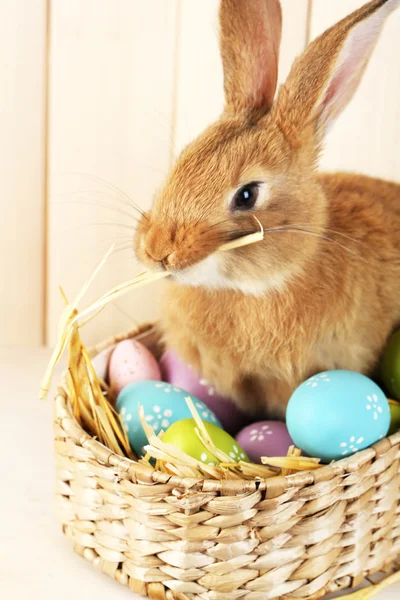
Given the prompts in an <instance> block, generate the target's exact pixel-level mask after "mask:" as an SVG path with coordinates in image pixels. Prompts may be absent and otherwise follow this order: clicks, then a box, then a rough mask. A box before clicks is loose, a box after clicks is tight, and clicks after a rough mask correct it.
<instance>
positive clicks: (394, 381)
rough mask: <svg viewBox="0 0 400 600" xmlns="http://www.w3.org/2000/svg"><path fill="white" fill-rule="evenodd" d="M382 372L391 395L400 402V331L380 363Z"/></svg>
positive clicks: (390, 339) (389, 344)
mask: <svg viewBox="0 0 400 600" xmlns="http://www.w3.org/2000/svg"><path fill="white" fill-rule="evenodd" d="M380 372H381V377H382V381H383V383H384V385H385V387H386V389H387V391H388V392H389V394H390V395H391V396H393V397H394V398H395V399H396V400H400V330H399V331H396V333H394V334H393V335H392V336H391V337H390V338H389V341H388V343H387V344H386V347H385V350H384V352H383V354H382V358H381V361H380Z"/></svg>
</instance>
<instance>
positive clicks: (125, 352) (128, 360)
mask: <svg viewBox="0 0 400 600" xmlns="http://www.w3.org/2000/svg"><path fill="white" fill-rule="evenodd" d="M108 377H109V382H110V385H111V387H112V389H113V390H114V392H115V393H116V394H119V393H120V391H121V390H122V389H123V388H124V387H125V386H127V385H129V384H130V383H133V382H135V381H147V380H149V379H151V380H160V379H161V371H160V367H159V365H158V362H157V361H156V359H155V358H154V356H153V355H152V353H151V352H150V350H148V349H147V348H146V346H143V344H141V343H140V342H137V341H136V340H123V341H122V342H119V344H117V346H116V347H115V349H114V352H113V353H112V355H111V358H110V364H109V369H108Z"/></svg>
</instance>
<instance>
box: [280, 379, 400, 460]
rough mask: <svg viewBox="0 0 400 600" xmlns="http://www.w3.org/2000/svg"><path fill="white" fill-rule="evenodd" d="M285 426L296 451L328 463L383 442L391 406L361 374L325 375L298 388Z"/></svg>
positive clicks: (288, 409)
mask: <svg viewBox="0 0 400 600" xmlns="http://www.w3.org/2000/svg"><path fill="white" fill-rule="evenodd" d="M286 423H287V427H288V430H289V433H290V435H291V437H292V439H293V441H294V443H295V444H296V446H298V447H299V448H301V449H302V450H304V451H305V452H306V453H307V454H308V455H309V456H315V457H319V458H321V460H322V462H325V463H328V462H330V461H332V460H339V459H341V458H345V457H348V456H350V455H352V454H354V453H356V452H358V451H359V450H364V449H365V448H368V446H370V445H372V444H374V443H375V442H377V441H378V440H379V439H382V438H383V437H385V436H386V434H387V432H388V429H389V425H390V410H389V403H388V401H387V399H386V396H385V394H384V393H383V392H382V390H381V389H380V388H379V387H378V386H377V385H376V383H374V382H373V381H372V380H371V379H369V378H368V377H366V376H365V375H361V374H360V373H355V372H353V371H342V370H338V371H327V372H325V373H320V374H319V375H315V376H314V377H311V378H310V379H308V380H307V381H305V382H304V383H302V384H301V385H300V386H299V387H298V388H297V390H296V391H295V392H294V394H293V395H292V397H291V399H290V401H289V404H288V408H287V414H286Z"/></svg>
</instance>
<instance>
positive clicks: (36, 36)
mask: <svg viewBox="0 0 400 600" xmlns="http://www.w3.org/2000/svg"><path fill="white" fill-rule="evenodd" d="M0 56H1V59H0V89H1V101H0V131H1V136H0V195H1V210H0V256H1V259H0V345H2V346H39V345H40V344H41V343H42V341H43V298H44V226H45V220H44V195H45V194H44V192H45V182H44V175H45V171H44V157H45V144H46V140H45V83H46V77H45V74H46V1H45V0H29V1H28V0H2V1H1V2H0Z"/></svg>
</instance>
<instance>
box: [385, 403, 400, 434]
mask: <svg viewBox="0 0 400 600" xmlns="http://www.w3.org/2000/svg"><path fill="white" fill-rule="evenodd" d="M389 408H390V429H389V432H388V435H392V434H393V433H396V432H397V431H399V430H400V402H395V401H394V400H389Z"/></svg>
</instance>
